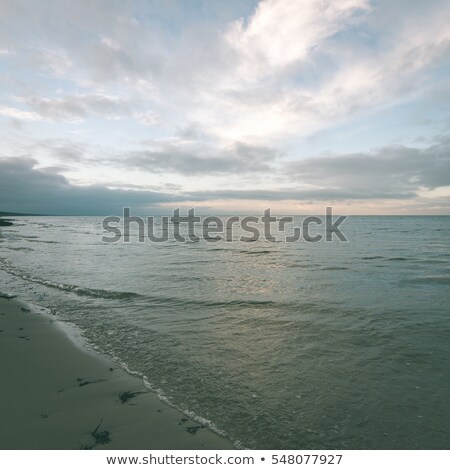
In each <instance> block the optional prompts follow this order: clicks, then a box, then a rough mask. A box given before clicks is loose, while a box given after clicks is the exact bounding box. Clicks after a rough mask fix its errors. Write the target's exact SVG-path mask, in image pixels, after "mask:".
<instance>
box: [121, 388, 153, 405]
mask: <svg viewBox="0 0 450 470" xmlns="http://www.w3.org/2000/svg"><path fill="white" fill-rule="evenodd" d="M143 393H147V392H130V391H128V392H122V393H119V400H120V401H121V403H126V402H127V401H128V400H131V399H132V398H134V397H137V396H138V395H142V394H143Z"/></svg>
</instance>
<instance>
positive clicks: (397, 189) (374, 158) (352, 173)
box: [287, 138, 450, 199]
mask: <svg viewBox="0 0 450 470" xmlns="http://www.w3.org/2000/svg"><path fill="white" fill-rule="evenodd" d="M287 170H288V173H289V177H295V178H297V179H298V181H301V182H302V183H306V184H314V185H316V186H319V187H324V188H327V191H329V190H331V189H333V190H334V191H336V192H337V193H342V194H345V193H355V194H356V193H360V194H366V195H368V196H369V197H370V195H371V194H378V196H377V197H380V198H386V199H389V198H396V197H399V196H402V195H404V196H406V197H407V196H408V195H411V194H412V193H414V192H416V191H417V190H419V189H421V188H423V189H435V188H439V187H442V186H449V185H450V139H445V138H444V139H440V140H439V141H436V142H435V143H434V144H433V145H431V146H429V147H426V148H410V147H404V146H390V147H384V148H381V149H379V150H377V151H376V152H372V153H355V154H347V155H337V156H327V157H317V158H309V159H306V160H302V161H300V162H296V163H291V164H289V165H288V167H287Z"/></svg>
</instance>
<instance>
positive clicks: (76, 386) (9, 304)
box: [0, 298, 233, 450]
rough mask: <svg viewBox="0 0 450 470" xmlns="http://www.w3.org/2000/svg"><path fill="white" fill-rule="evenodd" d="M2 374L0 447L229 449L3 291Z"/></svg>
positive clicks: (0, 309) (224, 441) (0, 315)
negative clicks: (123, 395) (130, 394)
mask: <svg viewBox="0 0 450 470" xmlns="http://www.w3.org/2000/svg"><path fill="white" fill-rule="evenodd" d="M0 374H1V379H2V380H1V385H0V417H1V424H0V449H80V448H85V447H87V448H90V447H91V446H94V447H93V448H94V449H117V450H119V449H232V448H233V446H232V444H231V442H230V441H228V440H227V439H225V438H223V437H220V436H218V435H216V434H214V433H213V432H212V431H210V430H209V429H207V428H203V427H199V424H198V423H196V422H193V421H191V420H189V419H187V418H186V417H185V416H184V415H182V414H181V413H180V412H178V411H177V410H175V409H173V408H171V407H169V406H167V405H166V404H164V403H163V402H161V401H160V400H159V398H158V397H157V396H156V394H154V393H152V392H149V391H148V390H147V389H146V388H145V387H144V384H143V381H142V379H140V378H138V377H134V376H131V375H130V374H128V373H127V372H126V371H124V370H123V369H121V368H120V367H119V366H117V364H115V363H113V362H112V361H111V360H110V359H109V358H108V357H106V356H104V355H101V354H98V353H95V352H93V351H89V350H87V349H86V350H84V349H82V348H80V347H79V346H78V345H76V344H75V343H74V342H73V341H72V340H71V339H70V338H69V337H68V336H67V334H65V333H64V331H63V330H62V329H61V327H60V326H58V322H52V320H51V319H50V318H48V317H47V316H46V315H40V314H37V313H35V312H32V311H30V310H29V308H28V307H27V306H26V305H25V304H22V303H20V302H18V301H17V300H16V299H12V300H11V299H5V298H0ZM129 391H131V392H142V393H141V394H139V395H137V396H135V397H133V398H131V399H130V400H128V401H126V402H125V403H122V402H121V400H120V399H119V395H120V394H121V393H123V392H129ZM100 423H101V425H100V427H99V428H98V429H97V431H96V435H93V434H92V433H93V431H94V430H95V429H96V428H97V426H98V425H99V424H100ZM108 439H109V442H107V441H108Z"/></svg>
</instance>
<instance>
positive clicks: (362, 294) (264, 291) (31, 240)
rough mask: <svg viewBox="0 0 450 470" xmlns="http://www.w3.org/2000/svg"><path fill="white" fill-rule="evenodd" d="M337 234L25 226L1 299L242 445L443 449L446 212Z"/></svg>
mask: <svg viewBox="0 0 450 470" xmlns="http://www.w3.org/2000/svg"><path fill="white" fill-rule="evenodd" d="M297 219H298V223H299V224H300V225H301V221H302V220H303V218H302V217H300V216H297ZM157 225H158V222H156V226H157ZM318 228H319V227H318ZM340 228H341V229H342V231H343V232H344V233H345V237H346V239H347V241H341V240H339V239H338V238H337V237H333V240H332V241H326V240H325V239H322V240H321V241H320V242H316V243H313V242H308V241H305V240H299V241H296V242H290V243H288V242H286V241H285V240H279V239H276V240H266V239H264V238H260V239H259V240H256V239H255V240H252V241H242V240H241V239H240V238H241V237H240V236H239V235H240V234H239V230H241V229H239V228H238V229H237V232H236V233H235V234H233V237H232V239H231V240H229V241H226V240H222V241H212V240H210V239H200V240H198V241H191V240H187V241H186V242H179V241H176V240H173V239H169V240H168V241H166V242H160V243H156V242H151V241H149V240H148V239H147V238H146V237H143V236H142V234H139V233H138V227H137V224H136V226H132V227H131V228H130V232H129V234H130V240H129V242H124V241H123V239H122V240H120V241H118V242H116V243H107V242H105V241H102V237H103V236H104V235H105V230H104V228H103V219H102V218H101V217H47V216H41V217H28V216H23V217H15V222H14V225H13V226H10V227H1V228H0V291H2V292H3V293H11V294H15V295H17V296H18V297H19V298H21V299H23V300H25V301H28V302H30V303H31V304H33V305H36V306H40V307H41V308H45V309H46V310H47V311H48V312H50V314H51V315H54V316H55V318H57V319H59V320H61V321H62V322H67V324H68V325H71V326H72V327H73V328H74V329H76V331H78V332H79V334H80V337H81V338H83V340H84V341H87V342H88V344H89V345H90V346H91V347H92V348H94V349H96V350H98V351H101V352H103V353H106V354H108V355H109V356H110V357H112V358H113V359H114V360H115V361H116V362H117V363H118V364H120V365H121V366H122V367H124V368H126V369H127V370H128V371H129V372H130V373H132V374H136V375H140V376H141V377H142V378H143V380H144V382H145V384H146V386H147V387H148V388H149V389H151V390H152V391H154V392H155V393H157V394H158V396H159V397H160V399H161V400H163V401H164V402H166V403H168V404H170V405H171V406H173V407H175V408H177V409H178V410H181V411H182V412H183V413H185V414H186V415H188V416H190V417H191V418H193V419H195V420H197V421H198V422H199V423H203V424H205V425H206V426H207V427H209V428H211V429H212V430H213V431H214V432H216V433H218V434H221V435H224V436H226V437H228V438H229V439H231V440H232V441H233V442H234V444H235V445H236V447H238V448H248V449H297V450H298V449H439V448H444V449H449V448H450V364H449V359H450V217H445V216H352V217H349V218H347V220H345V222H344V223H343V225H341V227H340ZM11 360H12V361H13V360H14V358H11ZM17 367H18V368H20V364H17ZM43 367H45V365H43ZM149 419H150V417H149Z"/></svg>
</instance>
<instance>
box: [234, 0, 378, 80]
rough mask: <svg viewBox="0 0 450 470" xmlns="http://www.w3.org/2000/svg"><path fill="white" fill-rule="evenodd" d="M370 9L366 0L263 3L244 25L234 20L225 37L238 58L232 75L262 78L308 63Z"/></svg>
mask: <svg viewBox="0 0 450 470" xmlns="http://www.w3.org/2000/svg"><path fill="white" fill-rule="evenodd" d="M368 10H369V2H368V0H341V1H339V2H335V1H333V0H321V1H317V0H301V1H296V2H293V1H291V0H265V1H261V2H260V3H259V4H258V6H257V8H256V10H255V12H254V14H253V15H252V16H251V18H250V19H248V21H245V20H244V19H242V18H241V19H239V20H237V21H235V22H233V23H232V24H231V25H230V26H229V28H228V31H227V32H226V33H225V40H226V42H227V44H228V45H229V47H230V48H231V49H232V50H233V51H235V52H236V55H237V62H238V63H237V70H236V71H235V73H236V74H237V75H239V76H240V77H241V78H242V79H244V80H255V79H256V80H260V79H261V78H264V77H265V76H267V75H273V74H275V73H277V72H279V71H280V70H283V69H285V68H286V67H289V66H290V65H293V64H297V63H299V62H304V61H307V60H310V56H311V53H312V52H313V50H314V49H316V48H318V47H320V46H321V45H322V43H323V42H324V41H325V40H326V39H328V38H330V37H332V36H334V35H335V34H336V33H338V32H339V31H341V30H343V29H344V28H346V27H347V26H348V25H349V24H351V23H353V22H355V21H356V19H357V17H358V14H360V13H361V12H364V11H368Z"/></svg>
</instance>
